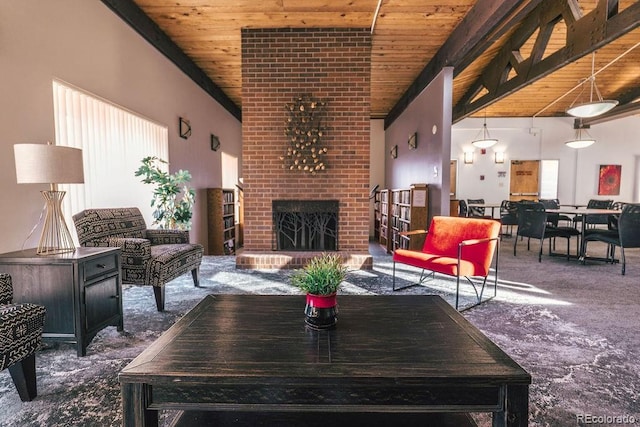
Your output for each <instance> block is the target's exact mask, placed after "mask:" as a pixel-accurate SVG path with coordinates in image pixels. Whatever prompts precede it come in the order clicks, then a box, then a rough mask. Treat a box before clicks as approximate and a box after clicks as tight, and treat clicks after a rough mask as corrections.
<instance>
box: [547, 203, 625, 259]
mask: <svg viewBox="0 0 640 427" xmlns="http://www.w3.org/2000/svg"><path fill="white" fill-rule="evenodd" d="M545 211H546V212H547V213H557V214H564V215H578V216H582V221H580V245H579V246H580V253H579V254H578V259H579V260H581V261H582V260H584V259H585V257H586V254H585V246H584V233H585V230H586V224H587V222H588V221H587V217H589V216H590V215H620V212H622V211H621V210H619V209H595V208H587V207H575V205H569V206H564V205H561V206H560V208H559V209H545Z"/></svg>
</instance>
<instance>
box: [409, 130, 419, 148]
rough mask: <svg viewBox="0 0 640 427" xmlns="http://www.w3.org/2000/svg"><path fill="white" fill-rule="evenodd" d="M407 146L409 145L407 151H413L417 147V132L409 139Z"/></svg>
mask: <svg viewBox="0 0 640 427" xmlns="http://www.w3.org/2000/svg"><path fill="white" fill-rule="evenodd" d="M407 144H409V150H415V149H416V147H418V132H414V133H413V135H411V136H410V137H409V140H408V141H407Z"/></svg>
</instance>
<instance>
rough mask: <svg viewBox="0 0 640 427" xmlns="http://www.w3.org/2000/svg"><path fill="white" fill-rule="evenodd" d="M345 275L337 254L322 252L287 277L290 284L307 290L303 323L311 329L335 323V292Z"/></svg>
mask: <svg viewBox="0 0 640 427" xmlns="http://www.w3.org/2000/svg"><path fill="white" fill-rule="evenodd" d="M346 274H347V267H345V266H344V264H343V263H342V258H341V257H340V255H338V254H328V253H323V254H322V255H320V256H316V257H314V258H312V259H311V260H310V261H309V263H308V264H307V265H306V266H305V267H304V268H303V269H302V270H299V271H297V272H295V273H294V274H293V276H291V281H292V283H293V285H294V286H297V287H298V288H300V289H301V290H302V291H304V292H306V293H307V302H306V305H305V308H304V314H305V322H306V323H307V325H309V326H310V327H312V328H314V329H326V328H331V327H333V326H335V324H336V322H337V321H338V305H337V302H336V293H337V291H338V288H339V287H340V284H341V283H342V282H343V281H344V279H345V277H346Z"/></svg>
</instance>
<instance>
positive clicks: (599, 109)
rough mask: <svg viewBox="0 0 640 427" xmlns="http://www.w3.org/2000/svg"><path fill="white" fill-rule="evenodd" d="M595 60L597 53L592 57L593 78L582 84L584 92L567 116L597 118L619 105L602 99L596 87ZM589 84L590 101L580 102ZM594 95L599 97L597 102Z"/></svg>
mask: <svg viewBox="0 0 640 427" xmlns="http://www.w3.org/2000/svg"><path fill="white" fill-rule="evenodd" d="M595 60H596V53H595V52H593V53H592V55H591V76H589V78H587V79H585V81H584V82H583V83H582V90H581V91H580V93H579V94H578V96H577V97H576V99H575V100H574V101H573V102H572V103H571V105H570V106H569V109H567V114H570V115H572V116H574V117H580V118H589V117H595V116H599V115H601V114H604V113H606V112H607V111H609V110H611V109H612V108H613V107H615V106H616V105H618V101H616V100H614V99H602V95H601V94H600V91H599V90H598V86H596V76H595V74H594V68H595ZM587 82H589V83H590V89H589V101H588V102H578V100H579V99H580V98H581V97H582V96H583V94H584V91H585V85H586V84H587ZM594 93H595V95H596V97H597V98H596V100H595V101H594V99H593V95H594Z"/></svg>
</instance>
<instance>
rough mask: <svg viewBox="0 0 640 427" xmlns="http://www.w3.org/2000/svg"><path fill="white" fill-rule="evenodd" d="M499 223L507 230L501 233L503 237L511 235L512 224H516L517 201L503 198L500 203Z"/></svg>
mask: <svg viewBox="0 0 640 427" xmlns="http://www.w3.org/2000/svg"><path fill="white" fill-rule="evenodd" d="M500 223H501V224H502V226H503V227H504V226H506V229H507V232H506V233H501V234H500V235H501V236H503V237H508V236H511V235H512V233H513V226H514V225H518V203H517V202H512V201H510V200H503V201H502V202H501V203H500Z"/></svg>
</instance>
